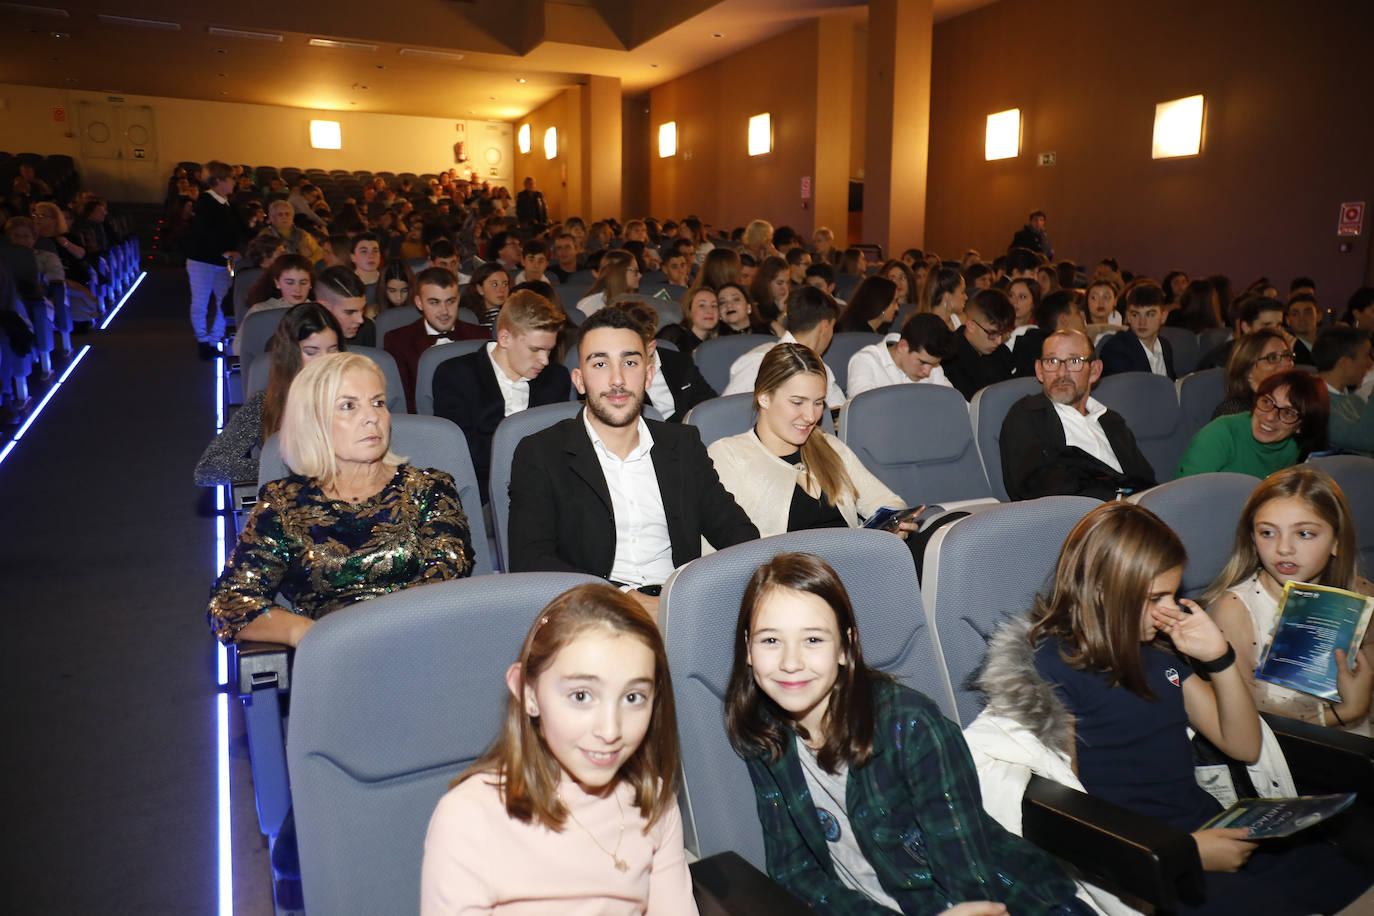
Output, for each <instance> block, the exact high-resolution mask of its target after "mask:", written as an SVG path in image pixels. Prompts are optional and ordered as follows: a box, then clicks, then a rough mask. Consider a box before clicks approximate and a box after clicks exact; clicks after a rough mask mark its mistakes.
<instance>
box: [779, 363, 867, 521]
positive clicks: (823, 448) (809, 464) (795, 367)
mask: <svg viewBox="0 0 1374 916" xmlns="http://www.w3.org/2000/svg"><path fill="white" fill-rule="evenodd" d="M802 374H807V375H816V376H819V377H820V379H821V381H822V382H823V383H824V382H825V381H826V380H827V378H828V376H827V375H826V373H825V364H824V363H822V362H821V358H820V357H819V356H817V355H816V354H815V353H813V352H812V351H811V348H810V347H807V346H806V345H804V344H799V343H781V344H778V345H777V346H775V347H773V348H772V349H771V350H769V351H768V352H767V353H765V354H764V356H763V362H762V363H760V364H759V374H758V377H757V378H756V379H754V409H755V410H762V407H760V405H759V397H760V396H761V395H765V394H767V395H772V394H773V393H775V392H776V391H777V390H778V389H779V388H781V387H782V386H783V385H784V384H786V383H787V380H788V379H790V378H792V377H793V376H795V375H802ZM822 409H825V408H822ZM801 460H802V465H803V466H804V467H805V468H806V470H805V480H806V483H807V484H810V483H813V482H814V483H815V484H816V485H817V486H818V487H820V490H821V492H822V493H823V494H825V496H826V498H827V499H829V500H830V502H831V503H833V504H834V505H839V504H840V503H842V502H846V501H852V500H857V499H858V498H859V491H858V489H857V488H855V486H854V481H852V480H850V479H849V472H848V471H846V470H845V469H844V462H843V461H842V460H840V456H839V455H838V454H836V453H835V450H834V449H833V448H831V447H830V443H829V442H826V441H825V434H824V433H822V432H821V431H820V428H819V426H817V427H813V428H812V430H811V434H810V435H808V436H807V437H806V441H805V442H803V443H802V447H801ZM807 489H808V490H809V489H810V487H809V486H808V487H807Z"/></svg>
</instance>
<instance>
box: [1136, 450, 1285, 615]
mask: <svg viewBox="0 0 1374 916" xmlns="http://www.w3.org/2000/svg"><path fill="white" fill-rule="evenodd" d="M1257 486H1259V480H1258V479H1257V478H1255V477H1251V476H1250V475H1249V474H1233V473H1231V472H1229V471H1220V472H1216V473H1211V474H1194V475H1193V476H1191V477H1180V478H1179V479H1178V480H1171V481H1170V482H1168V483H1165V484H1160V485H1159V486H1157V487H1152V488H1150V489H1148V490H1146V491H1145V492H1143V493H1139V494H1137V495H1135V496H1133V497H1132V500H1133V501H1134V502H1136V503H1139V504H1140V505H1142V506H1144V507H1145V508H1146V509H1149V510H1150V511H1151V512H1153V513H1154V514H1155V515H1158V516H1159V517H1160V518H1161V519H1163V520H1164V522H1165V524H1167V525H1168V526H1169V527H1170V528H1172V529H1174V532H1175V533H1176V534H1177V535H1178V536H1179V539H1180V540H1182V541H1183V547H1184V549H1185V550H1187V551H1188V565H1187V567H1185V568H1184V570H1183V585H1182V587H1181V588H1180V592H1181V594H1182V595H1183V596H1184V597H1186V598H1194V599H1195V598H1197V597H1198V596H1199V595H1201V594H1202V592H1203V591H1204V590H1205V589H1206V588H1207V586H1209V585H1211V584H1212V580H1213V579H1215V578H1216V577H1217V574H1218V573H1220V572H1221V568H1222V567H1223V566H1225V565H1226V560H1227V558H1228V557H1230V556H1231V546H1232V544H1233V543H1234V541H1235V536H1236V520H1237V519H1238V518H1240V512H1241V510H1242V509H1243V508H1245V501H1246V500H1247V499H1249V498H1250V494H1251V492H1253V491H1254V489H1255V487H1257Z"/></svg>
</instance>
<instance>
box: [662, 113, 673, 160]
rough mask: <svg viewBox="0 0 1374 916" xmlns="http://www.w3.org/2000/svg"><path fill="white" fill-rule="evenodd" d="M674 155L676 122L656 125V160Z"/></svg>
mask: <svg viewBox="0 0 1374 916" xmlns="http://www.w3.org/2000/svg"><path fill="white" fill-rule="evenodd" d="M674 155H677V122H676V121H668V122H667V123H665V124H660V125H658V158H660V159H667V158H668V157H669V156H674Z"/></svg>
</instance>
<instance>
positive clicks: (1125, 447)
mask: <svg viewBox="0 0 1374 916" xmlns="http://www.w3.org/2000/svg"><path fill="white" fill-rule="evenodd" d="M1101 375H1102V363H1101V362H1100V361H1098V360H1096V359H1094V358H1093V348H1092V344H1091V343H1089V342H1088V338H1087V335H1086V334H1084V333H1083V332H1081V331H1078V330H1072V331H1070V330H1064V331H1055V332H1054V333H1053V334H1051V335H1049V336H1048V337H1046V338H1045V340H1044V346H1043V350H1042V356H1041V357H1040V358H1039V359H1038V360H1036V362H1035V377H1036V378H1037V379H1039V380H1040V384H1041V386H1042V389H1043V390H1042V391H1041V393H1040V394H1033V395H1027V396H1026V397H1024V398H1022V399H1021V400H1019V401H1017V402H1016V403H1015V404H1013V405H1012V406H1011V409H1010V410H1008V411H1007V415H1006V418H1005V419H1004V420H1003V421H1002V434H1001V439H1000V441H999V449H1000V451H1001V458H1002V480H1003V484H1004V485H1005V486H1006V489H1007V495H1009V496H1010V497H1011V498H1012V499H1035V498H1037V497H1040V496H1052V495H1058V494H1070V495H1080V496H1092V497H1094V498H1096V499H1103V500H1106V499H1114V498H1116V497H1118V496H1119V495H1121V494H1123V493H1132V492H1136V491H1139V490H1145V489H1149V488H1150V487H1152V486H1154V485H1155V472H1154V468H1152V467H1151V466H1150V462H1149V459H1147V458H1146V457H1145V455H1144V454H1142V453H1141V451H1140V448H1139V446H1137V445H1136V441H1135V436H1134V435H1133V434H1132V433H1131V429H1130V427H1129V426H1127V425H1126V420H1125V419H1124V418H1123V417H1122V416H1121V415H1120V414H1119V413H1117V412H1116V411H1114V410H1110V409H1108V408H1107V407H1106V406H1105V405H1103V404H1102V403H1101V402H1099V401H1098V400H1097V399H1096V398H1094V397H1093V396H1092V394H1091V392H1092V386H1093V385H1094V384H1096V382H1097V380H1098V378H1100V377H1101Z"/></svg>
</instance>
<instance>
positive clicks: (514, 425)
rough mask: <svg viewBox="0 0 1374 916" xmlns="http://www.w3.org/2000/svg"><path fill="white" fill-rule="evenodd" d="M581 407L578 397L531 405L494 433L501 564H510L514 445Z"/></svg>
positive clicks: (495, 523)
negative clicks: (541, 404)
mask: <svg viewBox="0 0 1374 916" xmlns="http://www.w3.org/2000/svg"><path fill="white" fill-rule="evenodd" d="M581 409H582V405H581V404H579V403H577V402H576V401H568V402H566V403H561V404H545V405H544V406H542V407H531V408H529V409H528V410H522V411H520V412H519V413H513V414H511V415H510V416H509V417H506V418H505V419H504V420H502V421H501V423H500V425H498V426H497V427H496V432H495V433H493V434H492V437H491V490H490V493H491V528H492V532H493V533H494V534H495V536H496V543H495V545H494V547H495V550H496V562H497V566H498V568H500V569H509V568H510V541H509V538H510V466H511V460H512V459H514V458H515V447H516V446H517V445H519V444H520V440H521V439H523V438H525V437H526V436H528V435H531V434H533V433H537V432H539V431H540V430H541V429H547V428H548V427H550V426H552V425H553V424H555V423H557V422H559V421H560V420H566V419H567V418H568V417H572V416H576V415H577V412H578V411H579V410H581Z"/></svg>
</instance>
